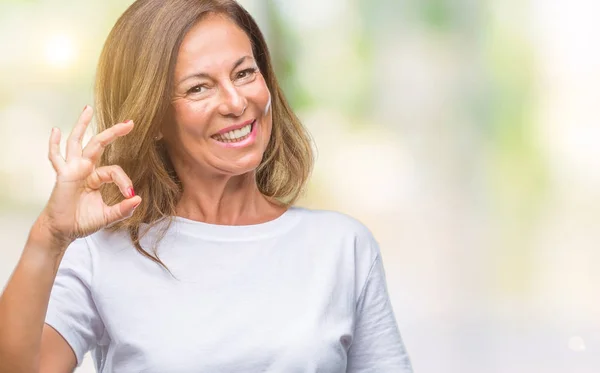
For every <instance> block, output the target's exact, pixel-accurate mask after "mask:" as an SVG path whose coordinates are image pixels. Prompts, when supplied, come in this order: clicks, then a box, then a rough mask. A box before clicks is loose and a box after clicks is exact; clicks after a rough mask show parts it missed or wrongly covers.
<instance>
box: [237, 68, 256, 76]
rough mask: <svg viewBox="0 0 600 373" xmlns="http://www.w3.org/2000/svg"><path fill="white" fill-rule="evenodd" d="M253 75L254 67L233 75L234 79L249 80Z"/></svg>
mask: <svg viewBox="0 0 600 373" xmlns="http://www.w3.org/2000/svg"><path fill="white" fill-rule="evenodd" d="M254 73H256V68H255V67H251V68H249V69H246V70H242V71H240V72H239V73H237V74H236V75H235V78H236V79H245V78H249V77H251V76H252V75H253V74H254Z"/></svg>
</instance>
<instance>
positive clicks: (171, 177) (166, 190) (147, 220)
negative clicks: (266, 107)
mask: <svg viewBox="0 0 600 373" xmlns="http://www.w3.org/2000/svg"><path fill="white" fill-rule="evenodd" d="M208 14H221V15H225V16H227V17H229V18H230V19H231V20H233V21H234V22H235V23H236V24H237V25H238V26H239V27H240V28H241V29H242V30H243V31H244V32H245V33H246V35H248V38H249V39H250V41H251V43H252V50H253V53H254V58H255V59H256V61H257V63H258V67H259V69H260V71H261V73H262V75H263V76H264V78H265V81H266V84H267V87H268V89H269V91H270V92H271V97H272V117H273V128H272V133H271V138H270V140H269V143H268V145H267V148H266V150H265V153H264V155H263V158H262V161H261V163H260V165H259V166H258V168H257V169H256V172H255V174H256V183H257V185H258V189H259V190H260V192H261V193H262V194H263V195H265V196H267V197H269V198H272V199H273V200H275V201H277V202H278V203H280V204H281V205H284V206H288V207H289V206H291V205H292V204H294V203H295V201H296V200H297V199H298V198H299V196H300V195H301V194H302V192H303V190H304V188H305V185H306V183H307V180H308V178H309V176H310V173H311V170H312V166H313V157H314V156H313V152H312V147H311V141H310V136H309V134H308V132H307V131H306V129H305V127H304V126H303V125H302V123H301V122H300V120H299V119H298V118H297V116H296V115H295V114H294V112H293V111H292V109H291V107H290V105H289V104H288V102H287V100H286V98H285V96H284V94H283V91H282V89H281V88H280V86H279V84H278V82H277V78H276V77H275V73H274V71H273V67H272V64H271V57H270V54H269V49H268V47H267V44H266V41H265V39H264V36H263V34H262V32H261V31H260V29H259V27H258V25H257V23H256V22H255V20H254V19H253V18H252V16H251V15H250V14H249V13H248V12H247V11H246V10H245V9H244V8H243V7H242V6H240V5H239V4H238V3H237V2H235V1H233V0H169V1H164V0H137V1H136V2H134V3H133V4H132V5H131V6H130V7H129V8H128V9H127V10H126V11H125V13H123V15H122V16H121V17H120V18H119V20H118V21H117V23H116V24H115V26H114V27H113V29H112V30H111V32H110V34H109V36H108V38H107V40H106V42H105V44H104V48H103V50H102V53H101V56H100V60H99V64H98V69H97V76H96V84H95V101H96V103H95V105H96V122H97V131H98V132H101V131H103V130H105V129H107V128H109V127H111V126H112V125H114V124H115V123H119V122H123V121H125V120H130V119H131V120H133V121H134V123H135V126H134V128H133V130H132V132H131V133H130V134H129V135H127V136H124V137H122V138H119V139H117V140H116V141H115V142H114V143H113V144H111V145H110V146H109V147H107V149H106V150H105V152H104V154H103V155H102V157H101V159H100V161H99V165H98V166H104V165H111V164H117V165H119V166H121V167H122V168H123V169H124V171H125V172H126V173H127V175H129V177H130V178H131V180H132V182H133V185H134V186H135V190H136V193H137V194H138V195H140V196H141V197H142V203H141V204H140V206H139V207H138V208H137V209H136V210H135V213H134V215H133V216H132V217H131V218H129V219H127V220H124V221H121V222H119V223H117V224H115V225H114V226H112V227H111V229H112V230H121V229H125V230H127V232H128V233H129V236H130V238H131V240H132V242H133V244H134V246H135V248H136V250H137V251H138V252H139V253H140V254H142V255H143V256H145V257H147V258H149V259H150V260H152V261H154V262H155V263H157V264H159V265H161V266H162V267H164V268H165V269H167V270H168V268H167V267H166V266H165V264H164V263H163V262H162V261H161V260H160V259H159V257H158V254H157V244H158V242H159V241H160V240H161V239H162V238H163V237H164V235H165V233H166V231H167V229H168V227H169V225H170V222H171V221H172V219H171V218H172V217H173V216H174V215H175V206H176V204H177V202H178V200H179V198H180V197H181V193H182V185H181V181H180V180H179V178H178V177H177V173H176V172H175V170H174V168H173V165H172V163H171V161H170V159H169V156H168V154H167V152H166V149H165V146H164V143H163V142H162V141H156V140H155V138H156V136H157V135H158V134H159V132H160V128H161V125H162V123H163V121H164V120H166V119H167V115H168V114H167V113H168V110H169V108H170V105H171V94H172V90H173V75H174V69H175V63H176V59H177V55H178V51H179V48H180V46H181V43H182V40H183V38H184V36H185V35H186V34H187V32H188V31H189V30H190V29H191V28H192V27H193V26H194V25H195V24H196V23H197V22H199V21H201V20H202V19H203V17H205V16H206V15H208ZM102 195H103V198H104V200H105V201H106V203H108V204H113V203H117V202H118V201H120V200H121V199H122V198H123V197H122V195H121V193H120V192H119V190H118V188H116V187H115V186H114V185H110V184H109V185H106V186H105V187H103V189H102ZM161 221H167V222H168V224H166V225H164V226H163V228H162V230H161V231H160V234H159V235H158V238H157V240H156V241H155V245H154V249H153V250H145V249H144V248H142V246H141V244H140V240H141V238H142V237H143V236H144V235H145V233H146V232H148V230H149V229H150V228H151V227H154V226H157V225H158V223H160V222H161ZM143 224H144V225H146V224H147V228H148V229H144V230H143V231H142V230H141V227H142V225H143Z"/></svg>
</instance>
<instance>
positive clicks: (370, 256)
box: [297, 208, 379, 262]
mask: <svg viewBox="0 0 600 373" xmlns="http://www.w3.org/2000/svg"><path fill="white" fill-rule="evenodd" d="M297 210H298V213H299V214H301V215H302V219H301V221H302V224H301V225H303V226H304V227H305V228H304V229H305V231H306V234H308V235H309V236H312V237H314V238H316V239H318V241H319V242H321V243H324V244H325V243H330V244H334V245H336V246H337V245H340V246H343V247H345V248H347V249H350V248H351V249H353V252H354V254H355V256H356V257H357V258H361V260H365V261H367V262H371V261H373V260H374V259H375V257H376V256H377V255H378V254H379V245H378V243H377V240H376V239H375V237H374V236H373V233H372V232H371V230H370V229H369V228H368V227H367V226H366V225H365V224H363V223H362V222H361V221H359V220H358V219H356V218H354V217H352V216H350V215H347V214H344V213H341V212H337V211H329V210H312V209H305V208H297Z"/></svg>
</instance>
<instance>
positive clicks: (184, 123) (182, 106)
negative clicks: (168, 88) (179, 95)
mask: <svg viewBox="0 0 600 373" xmlns="http://www.w3.org/2000/svg"><path fill="white" fill-rule="evenodd" d="M208 110H209V109H208V107H207V103H206V102H203V101H187V100H185V101H183V100H182V101H181V102H177V103H174V104H173V114H174V115H173V119H174V122H175V124H176V126H177V128H178V132H179V133H182V134H192V135H202V134H203V133H204V132H206V130H207V123H208V115H207V113H208V112H209V111H208Z"/></svg>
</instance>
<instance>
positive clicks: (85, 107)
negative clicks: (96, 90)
mask: <svg viewBox="0 0 600 373" xmlns="http://www.w3.org/2000/svg"><path fill="white" fill-rule="evenodd" d="M87 108H88V106H87V105H85V106H84V107H83V111H82V113H83V112H84V111H85V109H87Z"/></svg>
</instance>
